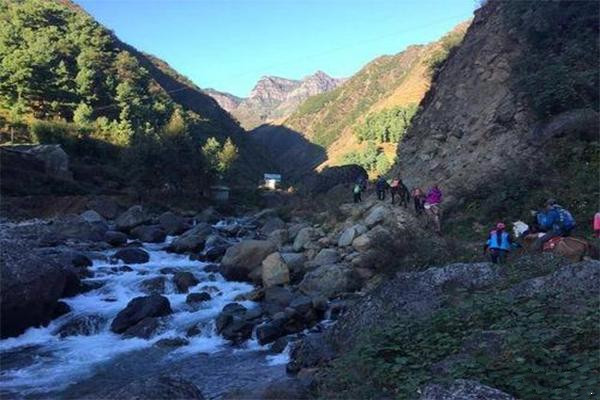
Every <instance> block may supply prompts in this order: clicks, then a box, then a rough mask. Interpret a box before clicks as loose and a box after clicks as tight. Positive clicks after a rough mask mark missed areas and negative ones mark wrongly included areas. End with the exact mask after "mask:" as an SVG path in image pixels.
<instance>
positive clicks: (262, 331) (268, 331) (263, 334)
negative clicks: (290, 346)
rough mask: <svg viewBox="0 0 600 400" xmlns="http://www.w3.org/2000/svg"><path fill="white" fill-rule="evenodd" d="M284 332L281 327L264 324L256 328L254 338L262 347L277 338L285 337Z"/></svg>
mask: <svg viewBox="0 0 600 400" xmlns="http://www.w3.org/2000/svg"><path fill="white" fill-rule="evenodd" d="M285 334H286V331H285V330H284V329H283V327H282V326H279V325H277V324H273V323H268V322H267V323H265V324H262V325H259V326H257V327H256V338H257V339H258V343H259V344H260V345H261V346H262V345H265V344H267V343H271V342H274V341H275V340H277V339H278V338H280V337H282V336H285Z"/></svg>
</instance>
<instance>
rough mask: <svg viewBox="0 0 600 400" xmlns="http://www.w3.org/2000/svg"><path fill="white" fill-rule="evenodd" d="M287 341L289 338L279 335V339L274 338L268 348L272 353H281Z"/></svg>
mask: <svg viewBox="0 0 600 400" xmlns="http://www.w3.org/2000/svg"><path fill="white" fill-rule="evenodd" d="M288 343H289V339H288V338H286V337H285V336H284V337H280V338H279V339H277V340H275V341H274V342H273V344H272V345H271V347H270V348H269V350H271V352H273V353H282V352H283V351H284V350H285V348H286V347H287V345H288Z"/></svg>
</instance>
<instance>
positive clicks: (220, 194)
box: [210, 185, 230, 203]
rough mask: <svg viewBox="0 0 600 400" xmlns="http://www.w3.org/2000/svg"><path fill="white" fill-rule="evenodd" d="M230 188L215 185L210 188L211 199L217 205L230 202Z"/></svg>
mask: <svg viewBox="0 0 600 400" xmlns="http://www.w3.org/2000/svg"><path fill="white" fill-rule="evenodd" d="M229 190H230V189H229V187H227V186H223V185H215V186H211V187H210V197H211V198H212V199H213V200H214V201H216V202H217V203H227V201H229Z"/></svg>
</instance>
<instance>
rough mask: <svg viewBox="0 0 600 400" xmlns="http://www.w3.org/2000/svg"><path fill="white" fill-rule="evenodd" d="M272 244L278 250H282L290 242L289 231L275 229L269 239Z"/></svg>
mask: <svg viewBox="0 0 600 400" xmlns="http://www.w3.org/2000/svg"><path fill="white" fill-rule="evenodd" d="M267 238H268V239H269V240H270V241H271V242H273V243H274V244H275V246H277V248H278V249H279V248H281V247H282V246H284V245H285V244H286V243H287V241H288V231H287V229H275V230H274V231H272V232H271V233H269V235H268V237H267Z"/></svg>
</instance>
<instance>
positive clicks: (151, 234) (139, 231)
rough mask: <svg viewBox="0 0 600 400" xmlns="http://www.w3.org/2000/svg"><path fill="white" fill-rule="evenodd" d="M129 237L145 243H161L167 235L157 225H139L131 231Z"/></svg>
mask: <svg viewBox="0 0 600 400" xmlns="http://www.w3.org/2000/svg"><path fill="white" fill-rule="evenodd" d="M131 236H133V237H134V238H136V239H139V240H140V241H142V242H146V243H162V242H164V241H165V239H166V237H167V233H166V232H165V231H164V230H163V229H162V228H161V227H160V226H158V225H140V226H137V227H135V228H133V229H132V230H131Z"/></svg>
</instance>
